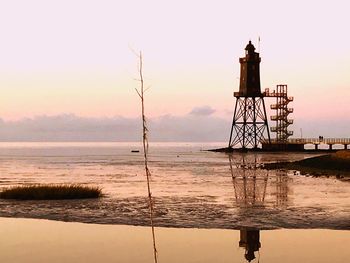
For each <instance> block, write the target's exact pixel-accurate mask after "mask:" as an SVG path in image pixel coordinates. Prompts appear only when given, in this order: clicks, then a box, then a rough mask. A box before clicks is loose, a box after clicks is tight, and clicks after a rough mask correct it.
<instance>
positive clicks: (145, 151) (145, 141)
mask: <svg viewBox="0 0 350 263" xmlns="http://www.w3.org/2000/svg"><path fill="white" fill-rule="evenodd" d="M134 53H135V55H136V56H137V57H138V59H139V63H138V64H139V68H138V71H139V77H140V79H139V82H140V90H138V89H135V90H136V92H137V94H138V95H139V97H140V99H141V117H142V144H143V157H144V166H145V173H146V179H147V191H148V205H149V215H150V221H151V228H152V239H153V254H154V263H158V253H157V248H156V237H155V231H154V222H153V215H154V207H153V204H154V202H153V199H152V192H151V183H150V177H151V172H150V171H149V169H148V147H149V145H148V137H147V133H148V128H147V121H146V115H145V101H144V93H145V91H146V90H147V89H148V88H147V89H145V88H144V79H143V71H142V70H143V60H142V52H141V51H140V52H139V53H138V54H137V53H136V52H134Z"/></svg>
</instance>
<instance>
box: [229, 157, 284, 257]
mask: <svg viewBox="0 0 350 263" xmlns="http://www.w3.org/2000/svg"><path fill="white" fill-rule="evenodd" d="M229 164H230V171H231V176H232V184H233V188H234V194H235V200H236V204H237V205H238V206H239V208H240V212H241V213H251V212H252V211H251V209H252V208H253V209H254V208H262V209H264V210H265V199H266V193H267V187H268V180H269V171H266V170H262V169H260V163H259V160H258V158H257V156H256V155H255V154H253V155H251V154H241V155H234V156H233V155H229ZM274 172H275V174H274V177H272V178H271V177H270V180H271V184H270V185H271V189H270V192H271V194H272V196H274V197H275V200H274V202H273V204H274V205H273V206H274V207H278V208H286V207H287V206H288V203H289V199H288V193H289V186H288V183H289V178H288V175H287V171H285V170H279V171H274ZM248 211H249V212H248ZM253 211H254V210H253ZM253 213H254V212H253ZM252 220H253V221H254V219H253V218H252ZM239 247H241V248H244V249H245V253H244V258H245V259H246V260H247V262H251V261H252V260H254V259H255V258H256V255H255V253H256V252H259V249H260V247H261V243H260V229H255V228H251V227H243V228H242V229H241V230H240V241H239Z"/></svg>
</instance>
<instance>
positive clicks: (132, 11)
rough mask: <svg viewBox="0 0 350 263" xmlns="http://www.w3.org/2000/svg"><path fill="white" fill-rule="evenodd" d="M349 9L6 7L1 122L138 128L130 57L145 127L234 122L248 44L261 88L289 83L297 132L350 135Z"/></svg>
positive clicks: (43, 3) (112, 4)
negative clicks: (87, 122) (106, 122)
mask: <svg viewBox="0 0 350 263" xmlns="http://www.w3.org/2000/svg"><path fill="white" fill-rule="evenodd" d="M349 10H350V3H349V2H348V1H345V0H344V1H341V0H333V1H314V0H311V1H305V0H304V1H300V0H294V1H273V0H264V1H234V0H216V1H203V0H202V1H197V0H193V1H191V0H177V1H167V0H162V1H161V0H147V1H141V0H128V1H119V0H115V1H112V0H110V1H108V0H60V1H48V0H31V1H28V0H27V1H26V0H12V1H4V2H2V4H1V8H0V33H1V41H0V90H1V96H0V118H1V119H2V120H4V121H10V122H14V121H19V120H21V119H23V118H35V116H55V115H61V114H73V115H75V116H79V117H85V118H112V117H119V118H121V117H122V118H136V117H137V116H139V99H138V96H137V94H136V92H135V88H137V87H138V82H137V81H135V80H134V78H136V77H137V58H136V57H135V55H134V54H133V52H132V51H131V50H132V49H134V50H142V52H143V54H144V64H145V68H144V74H145V77H146V86H151V88H150V89H149V91H148V92H147V98H146V100H147V101H146V102H147V105H146V107H147V114H148V116H149V117H150V118H162V116H163V117H164V116H187V115H188V114H189V113H190V112H193V110H196V109H197V110H198V109H204V110H206V109H207V110H208V111H209V112H207V115H210V116H212V117H213V116H214V117H216V118H220V119H223V120H226V121H227V122H229V121H230V119H231V118H232V113H233V105H234V104H233V103H234V98H233V97H232V92H233V91H236V90H238V78H239V62H238V59H239V57H242V56H243V55H244V48H245V45H246V44H247V42H248V41H249V40H252V42H253V44H255V46H256V48H257V49H259V50H260V53H261V57H262V63H261V84H262V88H266V87H270V88H274V87H275V86H276V84H288V87H289V93H290V95H291V96H294V98H295V101H294V102H293V105H292V106H293V107H294V108H295V112H294V114H293V116H291V117H292V118H294V119H295V123H296V124H295V125H296V126H295V129H299V128H301V127H302V128H303V129H305V130H307V127H304V126H303V125H304V124H307V123H308V122H309V121H310V122H311V121H317V122H318V123H320V125H322V123H323V124H324V125H326V124H325V123H327V122H328V121H329V120H330V119H332V123H339V127H338V128H337V129H338V130H339V131H340V133H339V134H342V135H343V134H350V132H349V130H348V129H347V127H346V128H344V127H342V126H341V123H343V122H344V121H347V122H349V121H350V117H349V116H350V107H349V98H350V74H349V70H350V35H349V33H348V30H349V29H348V26H349V25H350V15H349ZM259 36H260V38H261V42H260V47H258V37H259ZM270 103H273V101H269V102H268V103H267V104H270ZM298 122H299V123H298ZM321 128H322V127H321ZM323 129H325V127H323ZM227 132H228V131H227ZM225 136H226V135H225Z"/></svg>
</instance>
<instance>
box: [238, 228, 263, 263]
mask: <svg viewBox="0 0 350 263" xmlns="http://www.w3.org/2000/svg"><path fill="white" fill-rule="evenodd" d="M239 247H243V248H245V253H244V257H245V259H246V260H247V261H248V262H250V261H252V260H253V259H255V252H257V251H259V249H260V247H261V244H260V230H256V229H241V230H240V240H239Z"/></svg>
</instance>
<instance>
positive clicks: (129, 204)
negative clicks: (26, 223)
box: [0, 143, 350, 229]
mask: <svg viewBox="0 0 350 263" xmlns="http://www.w3.org/2000/svg"><path fill="white" fill-rule="evenodd" d="M222 146H224V145H223V144H220V143H211V144H200V143H176V144H175V143H158V144H151V145H150V149H151V152H150V153H151V155H150V169H151V172H152V192H153V196H154V198H155V213H156V214H155V223H156V225H157V226H163V227H182V228H189V227H194V228H223V229H241V228H242V227H243V228H244V227H245V228H246V227H248V228H252V227H253V228H258V229H275V228H326V229H350V183H349V182H348V181H341V180H338V179H335V178H333V177H330V178H326V177H322V178H313V177H306V176H300V175H298V174H297V173H295V172H293V171H265V170H261V169H260V168H259V166H260V164H261V163H264V162H273V161H278V160H299V159H303V158H305V157H307V156H310V155H306V154H302V153H298V154H290V153H289V154H283V153H282V154H281V153H274V154H266V153H264V154H261V153H260V154H238V153H236V154H233V155H227V154H223V153H213V152H206V151H201V150H204V149H209V148H216V147H222ZM135 149H140V150H141V145H140V144H137V143H1V144H0V186H1V187H7V186H11V185H18V184H26V183H82V184H91V185H98V186H101V187H102V188H103V192H104V193H105V194H106V196H105V197H104V198H101V199H100V200H75V201H74V200H72V201H67V200H65V201H25V202H23V201H21V202H19V201H4V200H1V201H0V216H1V217H27V218H43V219H54V220H61V221H74V222H86V223H99V224H128V225H140V226H145V225H148V222H149V220H148V207H147V200H146V199H145V197H146V183H145V177H144V171H143V166H142V165H143V163H142V154H141V153H131V150H135Z"/></svg>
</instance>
